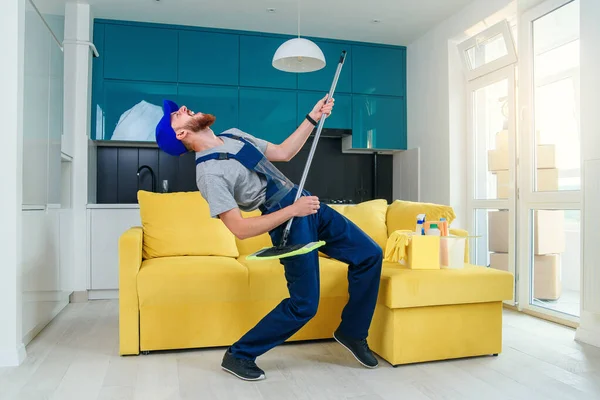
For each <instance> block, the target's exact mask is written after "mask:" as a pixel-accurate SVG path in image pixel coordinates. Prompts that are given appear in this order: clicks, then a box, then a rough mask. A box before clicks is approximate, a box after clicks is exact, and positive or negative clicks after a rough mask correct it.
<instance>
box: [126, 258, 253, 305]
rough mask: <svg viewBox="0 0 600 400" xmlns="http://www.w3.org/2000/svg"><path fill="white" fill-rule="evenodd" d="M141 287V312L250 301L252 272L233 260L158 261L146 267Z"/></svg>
mask: <svg viewBox="0 0 600 400" xmlns="http://www.w3.org/2000/svg"><path fill="white" fill-rule="evenodd" d="M137 286H138V296H139V304H140V308H141V307H142V306H151V305H160V306H165V305H169V304H180V305H187V306H189V305H192V304H198V303H206V302H209V303H215V302H230V301H247V299H248V269H247V268H246V267H245V266H243V265H242V264H240V263H239V262H237V261H236V259H235V258H229V257H217V256H208V257H207V256H188V257H164V258H154V259H151V260H146V261H144V262H143V263H142V268H141V269H140V272H139V273H138V278H137Z"/></svg>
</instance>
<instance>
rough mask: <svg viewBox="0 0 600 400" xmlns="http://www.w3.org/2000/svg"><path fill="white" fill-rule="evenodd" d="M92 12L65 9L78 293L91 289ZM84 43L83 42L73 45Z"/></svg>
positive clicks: (80, 7)
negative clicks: (89, 165)
mask: <svg viewBox="0 0 600 400" xmlns="http://www.w3.org/2000/svg"><path fill="white" fill-rule="evenodd" d="M92 28H93V20H92V12H91V9H90V5H89V4H79V3H67V5H66V6H65V44H64V57H65V87H64V89H65V104H64V107H65V108H64V109H65V114H64V129H65V136H66V137H67V138H68V139H67V140H72V142H71V143H72V149H73V154H72V157H73V169H72V170H73V187H72V190H73V192H72V193H73V204H72V206H73V224H74V226H73V239H74V240H73V265H74V276H73V281H72V282H73V287H72V290H73V291H75V292H83V291H86V290H87V289H88V270H89V265H88V256H87V254H88V245H87V233H88V227H87V203H88V175H89V168H88V145H89V136H90V118H91V111H90V104H91V78H92V70H91V67H92V53H91V51H90V48H89V47H88V46H87V45H85V44H83V43H81V42H88V41H89V42H91V41H92ZM71 41H80V43H77V44H76V43H70V42H71Z"/></svg>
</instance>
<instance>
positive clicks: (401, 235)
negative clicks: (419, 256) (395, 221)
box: [384, 230, 414, 263]
mask: <svg viewBox="0 0 600 400" xmlns="http://www.w3.org/2000/svg"><path fill="white" fill-rule="evenodd" d="M413 233H414V232H412V231H409V230H397V231H394V232H392V234H391V235H390V237H389V238H388V240H387V242H386V244H385V257H384V260H385V261H390V262H397V263H399V262H400V261H401V260H404V259H405V258H406V248H407V247H408V244H409V243H410V238H411V236H412V235H413Z"/></svg>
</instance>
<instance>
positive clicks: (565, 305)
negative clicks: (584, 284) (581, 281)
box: [533, 290, 581, 317]
mask: <svg viewBox="0 0 600 400" xmlns="http://www.w3.org/2000/svg"><path fill="white" fill-rule="evenodd" d="M580 299H581V296H580V293H579V291H578V290H563V292H562V293H561V295H560V297H559V298H558V300H554V301H552V300H538V299H535V300H534V301H533V304H535V305H536V306H540V307H544V308H548V309H550V310H555V311H559V312H562V313H565V314H569V315H575V316H577V317H579V314H580V308H581V307H580Z"/></svg>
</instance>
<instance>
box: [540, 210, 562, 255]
mask: <svg viewBox="0 0 600 400" xmlns="http://www.w3.org/2000/svg"><path fill="white" fill-rule="evenodd" d="M533 221H534V222H533V223H534V225H533V226H534V229H535V235H534V239H535V240H534V251H535V253H534V254H535V255H545V254H560V253H564V252H565V247H566V245H565V241H566V238H565V212H564V211H563V210H536V211H535V212H534V215H533Z"/></svg>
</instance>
